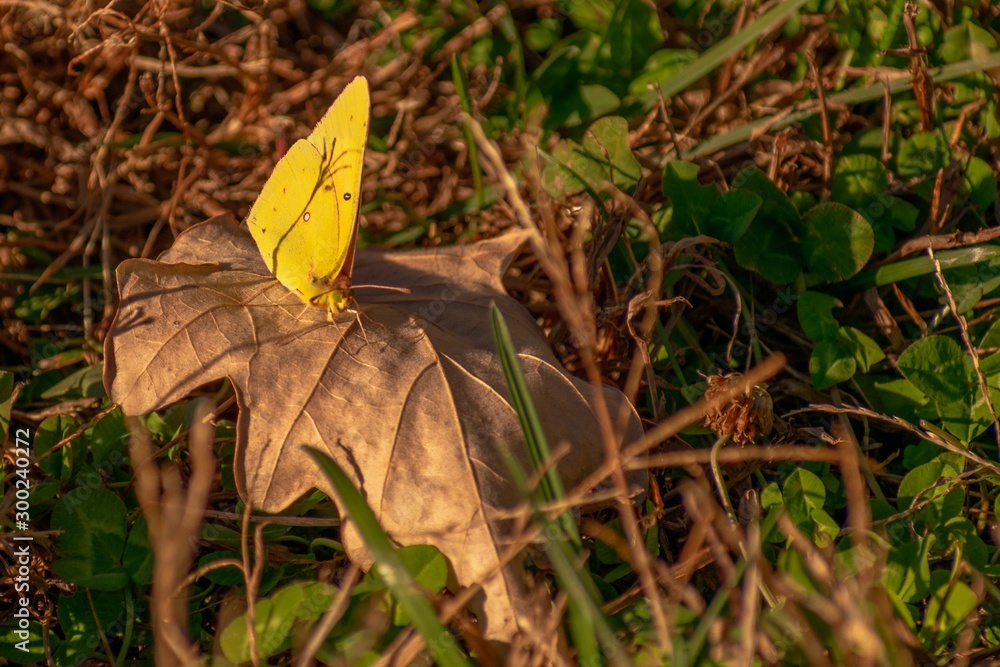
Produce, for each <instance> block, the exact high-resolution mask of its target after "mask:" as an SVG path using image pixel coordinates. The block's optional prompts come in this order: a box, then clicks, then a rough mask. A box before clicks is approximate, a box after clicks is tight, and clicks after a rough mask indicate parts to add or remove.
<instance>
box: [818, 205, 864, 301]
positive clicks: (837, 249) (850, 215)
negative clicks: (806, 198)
mask: <svg viewBox="0 0 1000 667" xmlns="http://www.w3.org/2000/svg"><path fill="white" fill-rule="evenodd" d="M803 222H804V223H805V227H806V232H805V234H804V235H803V237H802V256H803V258H804V260H805V265H806V270H808V271H809V273H811V274H813V275H814V276H816V277H817V278H820V279H821V280H827V281H830V282H836V281H841V280H845V279H847V278H850V277H851V276H853V275H854V274H856V273H857V272H858V271H860V270H861V269H862V267H864V265H865V264H866V263H867V262H868V258H869V257H871V255H872V250H873V249H874V248H875V233H874V232H873V231H872V226H871V223H869V222H868V221H867V220H865V218H864V216H862V215H861V214H860V213H858V212H857V211H854V210H852V209H850V208H848V207H847V206H844V205H843V204H837V203H835V202H828V203H826V204H820V205H819V206H815V207H813V208H812V209H810V210H809V211H808V212H807V213H806V214H805V215H804V216H803Z"/></svg>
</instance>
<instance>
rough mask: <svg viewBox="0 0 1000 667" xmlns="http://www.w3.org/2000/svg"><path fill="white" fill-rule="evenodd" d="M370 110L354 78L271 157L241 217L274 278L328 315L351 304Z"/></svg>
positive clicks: (363, 87)
mask: <svg viewBox="0 0 1000 667" xmlns="http://www.w3.org/2000/svg"><path fill="white" fill-rule="evenodd" d="M370 113H371V111H370V100H369V96H368V82H367V81H366V80H365V79H364V78H363V77H357V78H355V79H354V80H353V81H351V82H350V83H349V84H348V85H347V87H346V88H345V89H344V92H343V93H341V94H340V96H339V97H338V98H337V99H336V100H334V102H333V105H332V106H331V107H330V109H329V111H327V112H326V114H325V115H324V116H323V118H322V119H321V120H320V121H319V123H318V124H317V125H316V128H315V129H314V130H313V131H312V133H311V134H310V135H309V136H308V137H306V138H305V139H300V140H299V141H296V142H295V143H294V144H293V145H292V147H291V148H290V149H289V150H288V152H287V153H286V154H285V156H284V157H282V158H281V160H279V161H278V164H277V165H275V167H274V171H273V172H272V173H271V177H270V178H269V179H268V180H267V183H265V184H264V188H263V189H262V190H261V193H260V195H259V196H258V197H257V201H256V202H254V205H253V208H252V209H251V210H250V215H249V216H248V217H247V226H248V227H249V228H250V233H251V234H252V235H253V238H254V241H256V243H257V248H258V250H260V254H261V257H263V259H264V262H265V263H266V264H267V267H268V269H270V271H271V272H272V273H273V274H274V276H275V277H276V278H277V279H278V280H279V281H280V282H281V283H282V284H283V285H284V286H285V287H287V288H288V289H290V290H292V291H293V292H295V293H296V294H298V296H299V298H301V299H302V301H303V302H304V303H306V304H309V305H312V306H316V307H320V308H327V309H329V311H330V312H331V313H338V312H341V311H343V310H345V309H346V308H347V307H348V306H349V304H350V302H351V271H352V269H353V267H354V245H355V241H356V237H357V229H358V211H359V208H360V204H361V172H362V167H363V164H364V151H365V144H366V143H367V141H368V123H369V117H370Z"/></svg>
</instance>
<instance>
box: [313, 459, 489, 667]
mask: <svg viewBox="0 0 1000 667" xmlns="http://www.w3.org/2000/svg"><path fill="white" fill-rule="evenodd" d="M306 451H307V452H309V454H310V456H312V457H313V459H315V460H316V462H317V463H319V464H320V466H322V468H323V471H324V472H325V473H326V476H327V478H328V479H329V480H330V483H332V484H333V488H334V489H335V490H336V492H337V495H338V496H340V501H341V502H342V503H343V507H344V509H345V511H346V512H347V514H348V516H350V518H351V520H352V521H353V522H354V525H355V526H356V527H357V529H358V532H359V533H361V537H362V539H364V541H365V546H367V547H368V550H369V551H370V552H371V554H372V558H373V559H374V561H375V565H374V567H375V569H376V570H377V571H378V573H379V574H380V575H381V576H382V579H383V580H384V581H385V582H386V584H387V585H388V587H389V590H390V591H391V592H392V596H393V597H394V598H395V599H396V601H397V602H398V603H399V605H400V607H402V608H403V610H404V611H405V612H406V615H407V616H408V617H409V619H410V622H411V623H413V626H414V627H415V628H416V629H417V632H419V633H420V635H421V636H422V637H423V638H424V641H425V642H426V643H427V648H428V649H429V650H430V652H431V654H432V655H433V656H434V659H435V661H436V662H437V664H439V665H444V666H445V667H461V666H463V665H465V666H468V665H470V663H469V662H468V661H467V660H466V659H465V657H464V656H463V655H462V654H461V652H460V651H459V650H458V647H457V646H456V645H455V642H454V640H452V638H451V633H449V632H448V630H446V629H445V627H444V626H443V625H441V622H440V621H439V620H438V615H437V612H436V611H435V610H434V606H433V605H431V603H430V600H428V599H427V598H426V597H424V595H423V594H422V593H420V590H419V588H418V587H417V584H416V583H415V582H414V581H413V575H411V574H410V571H409V570H407V569H406V565H404V564H403V560H402V559H401V558H400V557H399V554H398V553H396V550H395V549H394V548H393V546H392V542H391V541H390V540H389V536H388V535H386V534H385V532H384V531H383V530H382V527H381V526H380V525H379V523H378V519H376V518H375V513H374V512H372V510H371V508H370V507H368V503H367V502H365V499H364V498H362V497H361V494H360V493H359V492H358V490H357V489H356V488H354V485H353V484H352V483H351V480H350V479H349V478H348V477H347V474H346V473H344V471H343V470H342V469H341V467H340V466H339V465H337V463H336V461H334V460H333V459H331V458H330V457H329V456H327V455H326V454H325V453H324V452H322V451H320V450H318V449H315V448H313V447H306Z"/></svg>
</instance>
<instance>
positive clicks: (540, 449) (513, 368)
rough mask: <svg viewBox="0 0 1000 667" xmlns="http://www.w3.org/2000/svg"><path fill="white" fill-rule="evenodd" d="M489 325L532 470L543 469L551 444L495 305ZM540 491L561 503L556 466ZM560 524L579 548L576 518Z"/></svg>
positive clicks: (566, 514) (562, 493)
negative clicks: (491, 327) (546, 436)
mask: <svg viewBox="0 0 1000 667" xmlns="http://www.w3.org/2000/svg"><path fill="white" fill-rule="evenodd" d="M490 324H491V325H492V326H493V339H494V341H495V342H496V346H497V354H498V355H499V357H500V366H501V367H502V368H503V375H504V378H505V379H506V381H507V387H508V389H509V390H510V399H511V404H512V406H513V408H514V412H516V413H517V419H518V421H519V422H520V423H521V431H522V432H523V433H524V441H525V445H526V446H527V449H528V460H529V461H530V462H531V467H532V468H534V469H535V470H543V469H544V468H545V466H546V465H547V463H548V462H549V461H550V460H551V459H552V454H551V452H550V451H549V443H548V440H547V439H546V438H545V431H544V430H543V429H542V422H541V420H540V419H539V418H538V412H537V411H536V410H535V404H534V401H532V399H531V393H530V392H529V391H528V383H527V381H526V380H525V378H524V372H523V371H522V370H521V364H520V362H519V361H518V359H517V350H516V349H515V348H514V342H513V341H512V340H511V338H510V331H509V330H508V329H507V323H506V322H504V319H503V315H502V314H501V313H500V309H499V308H497V307H496V304H492V305H491V306H490ZM540 489H541V492H542V499H543V500H545V501H546V502H555V501H558V500H562V499H563V498H565V496H566V489H565V488H564V487H563V483H562V479H561V478H560V477H559V472H558V471H557V470H556V469H555V468H554V467H549V469H548V470H547V471H546V472H545V474H544V475H543V476H542V479H541V482H540ZM557 523H558V525H559V526H560V527H561V528H562V529H563V532H564V534H565V535H566V536H567V537H568V538H569V539H570V540H571V541H572V542H573V546H574V547H575V548H576V549H580V548H581V547H582V546H583V542H582V541H581V539H580V533H579V531H578V530H577V528H576V524H575V523H574V522H573V516H572V515H571V514H570V513H569V512H563V513H562V514H561V515H560V516H559V518H558V519H557Z"/></svg>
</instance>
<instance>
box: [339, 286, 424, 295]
mask: <svg viewBox="0 0 1000 667" xmlns="http://www.w3.org/2000/svg"><path fill="white" fill-rule="evenodd" d="M351 289H352V290H356V289H384V290H387V291H389V292H400V293H402V294H413V290H411V289H409V288H406V287H390V286H389V285H351Z"/></svg>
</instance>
